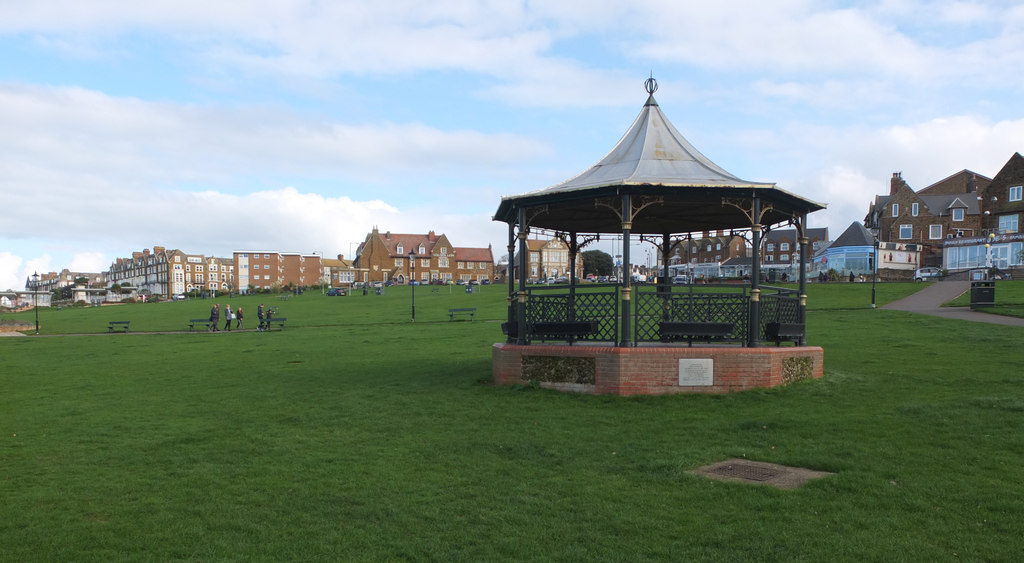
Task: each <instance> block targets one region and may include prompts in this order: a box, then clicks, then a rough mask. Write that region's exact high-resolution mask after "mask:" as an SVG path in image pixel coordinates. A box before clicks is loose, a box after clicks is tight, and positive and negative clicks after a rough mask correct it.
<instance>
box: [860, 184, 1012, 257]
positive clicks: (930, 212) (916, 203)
mask: <svg viewBox="0 0 1024 563" xmlns="http://www.w3.org/2000/svg"><path fill="white" fill-rule="evenodd" d="M991 181H992V180H991V179H990V178H986V177H985V176H982V175H981V174H978V173H976V172H972V171H970V170H961V171H960V172H957V173H956V174H953V175H952V176H949V177H947V178H945V179H942V180H939V181H938V182H936V183H934V184H932V185H930V186H928V187H926V188H924V189H922V190H920V191H917V192H915V191H914V190H913V189H911V188H910V186H909V185H908V184H907V182H906V181H904V179H903V175H902V174H901V173H900V172H894V173H893V175H892V178H891V179H890V180H889V195H879V196H875V201H874V202H873V203H872V204H871V206H870V207H869V208H868V214H867V216H865V217H864V226H865V227H866V228H867V229H868V230H870V231H871V232H872V233H875V234H876V235H877V237H878V240H879V241H880V242H882V243H894V244H901V245H907V244H912V245H915V246H919V247H920V252H921V256H920V262H921V265H922V266H939V265H941V262H942V247H943V243H944V242H945V240H946V239H947V238H955V237H975V236H980V235H981V234H982V230H983V229H984V225H983V218H984V217H985V215H984V209H983V207H982V203H983V202H982V199H981V198H982V194H984V192H985V189H986V188H987V187H988V185H989V183H990V182H991Z"/></svg>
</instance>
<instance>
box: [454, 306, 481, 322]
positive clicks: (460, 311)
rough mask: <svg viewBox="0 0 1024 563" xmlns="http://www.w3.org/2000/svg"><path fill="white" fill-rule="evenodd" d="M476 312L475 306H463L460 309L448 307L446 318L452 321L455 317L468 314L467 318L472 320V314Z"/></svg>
mask: <svg viewBox="0 0 1024 563" xmlns="http://www.w3.org/2000/svg"><path fill="white" fill-rule="evenodd" d="M475 314H476V307H463V308H461V309H448V320H449V321H454V320H455V317H465V316H469V320H473V315H475Z"/></svg>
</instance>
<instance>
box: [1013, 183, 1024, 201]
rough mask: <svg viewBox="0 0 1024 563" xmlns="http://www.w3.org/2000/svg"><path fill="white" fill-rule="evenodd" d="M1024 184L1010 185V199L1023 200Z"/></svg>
mask: <svg viewBox="0 0 1024 563" xmlns="http://www.w3.org/2000/svg"><path fill="white" fill-rule="evenodd" d="M1022 187H1024V186H1010V201H1020V200H1021V188H1022Z"/></svg>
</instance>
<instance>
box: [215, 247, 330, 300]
mask: <svg viewBox="0 0 1024 563" xmlns="http://www.w3.org/2000/svg"><path fill="white" fill-rule="evenodd" d="M232 267H233V269H234V272H235V273H236V274H237V275H236V276H235V281H234V284H233V287H234V289H235V290H236V291H238V292H240V293H247V292H249V291H251V290H255V289H262V290H274V289H280V288H282V287H285V286H289V285H290V286H295V287H310V286H314V285H321V284H324V283H327V281H328V280H327V279H326V278H325V276H324V268H323V264H322V260H321V258H320V255H319V254H301V253H298V252H277V251H274V250H236V251H235V252H234V256H233V259H232Z"/></svg>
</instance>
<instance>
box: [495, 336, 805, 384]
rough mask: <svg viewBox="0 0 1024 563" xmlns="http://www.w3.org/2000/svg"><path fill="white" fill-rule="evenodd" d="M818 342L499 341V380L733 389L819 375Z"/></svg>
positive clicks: (497, 347)
mask: <svg viewBox="0 0 1024 563" xmlns="http://www.w3.org/2000/svg"><path fill="white" fill-rule="evenodd" d="M824 354H825V353H824V350H822V349H821V348H820V347H817V346H799V347H794V346H784V347H763V348H742V347H726V346H714V347H712V346H707V347H700V348H697V347H695V348H688V347H644V346H641V347H633V348H620V347H614V346H588V345H579V344H577V345H575V346H568V345H537V344H531V345H528V346H523V345H518V344H506V343H498V344H495V345H494V346H493V348H492V351H491V370H492V373H493V376H494V383H495V384H497V385H507V384H520V385H522V384H528V383H532V382H536V383H537V384H538V385H540V386H541V387H545V388H550V389H559V390H563V391H574V392H581V393H594V394H612V395H663V394H668V393H730V392H733V391H743V390H747V389H756V388H767V387H777V386H779V385H785V384H787V383H791V382H793V381H798V380H801V379H808V378H815V379H817V378H820V377H821V376H822V374H823V373H824Z"/></svg>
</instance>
